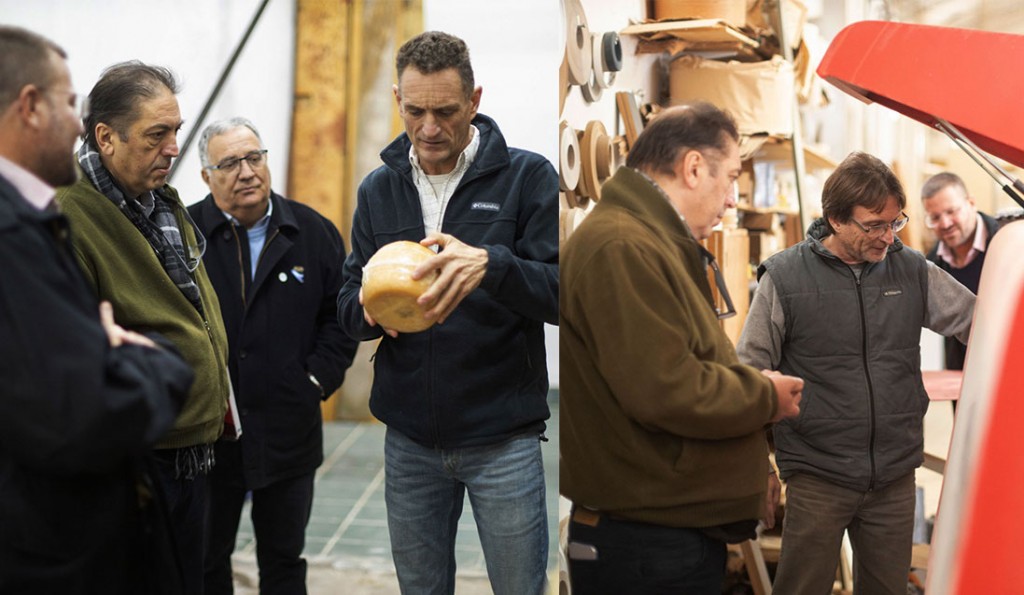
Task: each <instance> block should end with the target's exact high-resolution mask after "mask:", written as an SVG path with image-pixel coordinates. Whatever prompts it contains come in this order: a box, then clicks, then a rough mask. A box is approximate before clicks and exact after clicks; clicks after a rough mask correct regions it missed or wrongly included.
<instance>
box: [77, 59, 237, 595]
mask: <svg viewBox="0 0 1024 595" xmlns="http://www.w3.org/2000/svg"><path fill="white" fill-rule="evenodd" d="M177 89H178V83H177V81H176V80H175V77H174V75H173V73H171V72H170V71H169V70H167V69H166V68H162V67H159V66H151V65H148V64H143V63H141V62H138V61H131V62H123V63H119V64H115V65H114V66H111V67H110V68H108V69H106V70H105V71H104V72H103V73H102V74H101V76H100V79H99V81H97V82H96V84H95V86H93V88H92V91H90V93H89V104H90V113H89V115H88V116H87V117H86V118H85V135H84V136H85V142H84V143H83V144H82V146H81V147H80V148H79V150H78V152H77V155H76V157H77V160H78V164H79V166H80V168H81V178H80V179H79V180H78V181H77V182H76V183H74V184H72V185H71V186H68V187H65V188H62V189H60V190H59V191H58V193H57V201H58V203H59V204H60V206H61V209H62V210H63V211H64V213H65V215H66V216H67V217H68V219H69V220H70V221H71V224H72V226H73V228H74V230H75V255H76V256H77V257H78V261H79V264H80V265H81V268H82V270H83V272H84V273H85V276H86V279H87V280H88V282H89V284H90V285H91V287H92V289H93V291H94V292H95V294H96V296H97V297H98V298H100V299H102V300H107V301H109V302H110V303H111V304H112V305H113V307H114V313H115V314H116V317H117V319H118V320H119V321H120V322H121V324H123V325H124V326H125V328H128V329H132V330H137V331H143V330H154V331H159V332H160V333H162V334H164V335H165V336H166V337H167V338H168V339H170V340H171V342H172V343H174V345H175V346H176V347H177V348H178V350H179V351H180V352H181V353H182V354H183V355H184V356H185V359H186V360H187V361H188V363H189V365H191V366H192V369H193V370H194V371H195V375H196V378H195V383H194V384H193V385H192V389H191V390H190V391H189V394H188V398H187V399H186V400H185V404H184V407H183V408H182V410H181V413H180V414H179V415H178V418H177V420H176V421H175V424H174V427H173V428H171V429H170V430H169V431H168V432H166V433H165V434H164V435H163V436H161V437H160V439H159V440H158V441H157V443H156V447H155V449H154V451H153V454H154V457H153V459H154V465H155V469H156V472H155V474H156V486H155V487H156V489H158V490H160V491H161V492H162V493H163V495H164V497H165V499H166V502H167V510H168V513H169V518H170V521H171V525H172V526H173V527H174V532H175V535H174V538H175V542H176V545H177V551H176V555H169V556H167V557H166V558H167V559H165V560H164V563H165V564H168V565H176V564H177V563H179V562H180V566H181V568H182V569H183V571H184V580H185V591H186V592H188V593H201V592H202V580H203V547H204V543H205V535H204V531H203V528H204V523H203V513H204V509H205V504H206V499H205V493H206V474H207V473H209V471H210V469H211V467H212V466H213V464H214V453H213V443H214V442H215V441H216V440H217V439H218V438H219V437H220V436H221V434H222V432H223V431H224V419H225V413H226V411H227V406H228V399H229V394H230V391H231V386H230V381H229V379H228V371H227V351H228V349H227V348H228V342H227V336H226V335H225V333H224V323H223V321H222V320H221V313H220V306H219V304H218V302H217V296H216V294H215V293H214V289H213V286H212V284H211V283H210V280H209V277H208V276H207V274H206V269H205V267H204V266H203V262H202V254H203V251H204V250H205V249H206V241H205V239H204V238H203V237H202V234H199V233H197V232H196V229H195V225H194V224H193V223H192V220H191V218H190V217H189V216H188V213H187V211H186V210H185V207H184V206H183V205H182V203H181V200H180V199H179V198H178V193H177V191H175V189H174V188H172V187H171V186H169V185H168V184H167V183H166V180H167V175H168V173H169V171H170V167H171V162H172V161H173V159H174V158H175V157H177V155H178V143H177V133H178V130H179V129H180V128H181V125H182V120H181V115H180V112H179V110H178V100H177V98H176V97H175V93H176V92H177ZM176 558H177V560H176Z"/></svg>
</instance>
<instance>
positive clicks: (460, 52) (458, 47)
mask: <svg viewBox="0 0 1024 595" xmlns="http://www.w3.org/2000/svg"><path fill="white" fill-rule="evenodd" d="M410 66H412V67H413V69H415V70H416V71H418V72H420V73H421V74H433V73H435V72H441V71H442V70H448V69H449V68H454V69H455V71H456V72H458V73H459V78H460V79H462V90H463V91H464V92H465V94H466V97H469V96H470V95H472V94H473V89H474V88H475V86H476V83H475V82H474V81H473V65H472V64H470V62H469V48H467V47H466V42H464V41H462V40H461V39H459V38H458V37H455V36H454V35H450V34H448V33H442V32H441V31H427V32H425V33H420V34H419V35H417V36H416V37H413V38H412V39H410V40H409V41H407V42H405V43H404V44H402V47H400V48H398V56H396V57H395V68H396V69H397V71H398V79H399V81H401V79H402V73H403V72H405V69H406V68H408V67H410ZM399 91H401V89H399Z"/></svg>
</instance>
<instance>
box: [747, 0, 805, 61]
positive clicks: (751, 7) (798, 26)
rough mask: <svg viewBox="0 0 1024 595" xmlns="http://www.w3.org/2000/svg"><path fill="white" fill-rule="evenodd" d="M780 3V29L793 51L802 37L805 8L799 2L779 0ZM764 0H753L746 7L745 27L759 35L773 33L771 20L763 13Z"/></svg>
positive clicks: (796, 0)
mask: <svg viewBox="0 0 1024 595" xmlns="http://www.w3.org/2000/svg"><path fill="white" fill-rule="evenodd" d="M779 2H781V3H782V28H783V29H784V31H783V33H784V34H785V36H786V43H788V44H789V47H791V48H793V49H794V50H795V49H796V48H797V47H798V46H799V45H800V40H801V39H803V37H804V25H805V24H807V6H806V5H804V3H803V2H801V1H800V0H779ZM765 4H766V3H765V1H764V0H754V1H752V2H749V3H748V6H747V15H746V20H747V26H748V27H750V28H751V29H753V30H755V31H758V32H761V33H768V32H771V33H774V31H773V28H772V26H771V22H772V19H771V18H770V17H769V15H766V14H765V13H764V11H765V8H766V7H765Z"/></svg>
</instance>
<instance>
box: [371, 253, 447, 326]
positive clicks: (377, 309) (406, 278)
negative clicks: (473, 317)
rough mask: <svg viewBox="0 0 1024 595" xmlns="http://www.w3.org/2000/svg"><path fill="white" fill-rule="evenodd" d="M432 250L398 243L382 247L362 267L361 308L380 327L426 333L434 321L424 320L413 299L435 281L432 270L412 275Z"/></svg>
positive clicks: (432, 254)
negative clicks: (421, 274) (420, 274)
mask: <svg viewBox="0 0 1024 595" xmlns="http://www.w3.org/2000/svg"><path fill="white" fill-rule="evenodd" d="M432 256H434V251H433V250H431V249H430V248H427V247H426V246H421V245H420V244H417V243H416V242H409V241H404V240H403V241H398V242H392V243H390V244H386V245H384V246H381V248H380V249H379V250H377V252H376V253H375V254H374V255H373V256H371V257H370V259H369V260H368V261H366V265H365V266H363V307H364V308H365V309H366V312H367V314H369V315H370V316H371V317H372V318H373V319H374V320H376V321H377V324H379V325H380V326H381V327H383V328H386V329H392V330H396V331H398V332H400V333H418V332H420V331H425V330H427V329H428V328H430V327H431V326H433V325H434V323H435V322H436V320H435V319H428V318H425V317H424V309H423V307H421V306H420V305H419V304H417V303H416V300H417V299H418V298H419V297H420V296H421V295H423V292H425V291H426V290H427V289H429V288H430V286H431V285H432V284H433V283H434V280H435V279H437V276H438V274H439V273H438V271H436V270H435V271H432V272H431V273H429V274H427V275H425V276H424V277H423V278H422V279H419V280H413V278H412V272H413V271H414V270H416V267H418V266H419V265H420V264H422V263H423V262H424V261H425V260H427V259H428V258H430V257H432Z"/></svg>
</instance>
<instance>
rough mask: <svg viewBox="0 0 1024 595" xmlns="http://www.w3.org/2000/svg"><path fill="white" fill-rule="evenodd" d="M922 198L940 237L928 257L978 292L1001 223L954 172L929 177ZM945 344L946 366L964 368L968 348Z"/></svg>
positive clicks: (930, 225)
mask: <svg viewBox="0 0 1024 595" xmlns="http://www.w3.org/2000/svg"><path fill="white" fill-rule="evenodd" d="M921 201H922V203H923V204H924V210H925V213H926V216H925V220H924V221H925V225H926V226H927V227H928V229H931V230H932V231H934V232H935V236H936V238H937V239H938V241H937V242H936V243H935V246H934V247H933V248H932V250H931V252H929V253H928V260H930V261H932V262H934V263H935V264H936V265H938V267H939V268H940V269H942V270H944V271H946V272H947V273H949V274H950V275H952V276H953V278H954V279H956V280H957V281H959V282H960V283H962V284H963V285H964V286H965V287H967V289H970V290H971V291H972V292H973V293H978V282H979V281H980V280H981V267H982V265H983V264H984V263H985V251H986V250H987V249H988V243H989V242H991V241H992V236H993V235H994V234H995V233H996V230H998V229H999V222H998V221H996V220H995V219H993V218H992V217H989V216H988V215H986V214H985V213H982V212H980V211H978V209H977V207H975V205H974V197H972V196H971V195H970V194H968V193H967V187H966V186H965V185H964V181H963V180H961V179H960V176H958V175H956V174H954V173H950V172H942V173H940V174H935V175H934V176H932V177H931V178H929V179H928V181H927V182H925V183H924V186H923V187H922V188H921ZM945 347H946V350H945V353H946V356H945V365H946V369H947V370H963V369H964V357H965V356H966V355H967V347H966V346H965V345H964V344H963V343H961V342H960V341H958V340H956V339H955V338H953V337H947V338H946V339H945ZM953 409H954V410H955V409H956V401H954V402H953Z"/></svg>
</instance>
